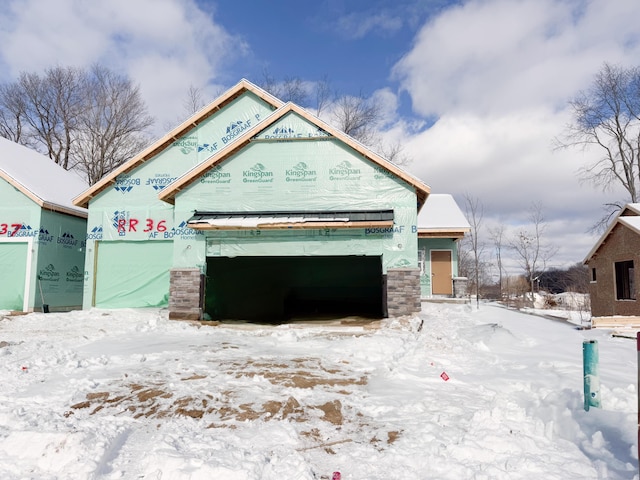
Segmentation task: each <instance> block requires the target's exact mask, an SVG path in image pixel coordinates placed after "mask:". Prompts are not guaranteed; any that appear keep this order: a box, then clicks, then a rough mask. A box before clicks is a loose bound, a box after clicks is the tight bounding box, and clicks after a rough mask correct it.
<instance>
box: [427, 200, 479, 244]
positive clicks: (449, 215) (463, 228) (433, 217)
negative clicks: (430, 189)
mask: <svg viewBox="0 0 640 480" xmlns="http://www.w3.org/2000/svg"><path fill="white" fill-rule="evenodd" d="M470 230H471V225H469V222H468V221H467V219H466V217H465V216H464V214H463V213H462V210H460V207H458V204H457V203H456V201H455V199H454V198H453V196H452V195H449V194H446V193H432V194H431V195H429V197H428V198H427V201H426V202H425V204H424V207H423V208H422V210H421V211H420V213H419V214H418V237H442V238H445V237H446V238H451V237H453V238H461V237H462V236H464V234H465V233H466V232H468V231H470Z"/></svg>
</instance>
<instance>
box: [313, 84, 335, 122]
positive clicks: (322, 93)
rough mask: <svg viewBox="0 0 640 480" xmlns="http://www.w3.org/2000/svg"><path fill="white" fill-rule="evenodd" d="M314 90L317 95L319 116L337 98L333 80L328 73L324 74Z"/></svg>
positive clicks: (317, 112) (317, 113) (317, 114)
mask: <svg viewBox="0 0 640 480" xmlns="http://www.w3.org/2000/svg"><path fill="white" fill-rule="evenodd" d="M314 91H315V97H316V116H317V117H319V116H320V115H322V112H323V111H324V110H325V108H327V107H328V106H329V105H330V104H331V103H332V102H333V99H334V98H335V94H334V93H333V91H332V90H331V82H330V81H329V77H328V76H327V75H324V76H323V77H322V79H321V80H320V81H319V82H316V84H315V89H314Z"/></svg>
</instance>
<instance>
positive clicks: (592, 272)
mask: <svg viewBox="0 0 640 480" xmlns="http://www.w3.org/2000/svg"><path fill="white" fill-rule="evenodd" d="M591 281H592V282H595V281H596V269H595V268H592V269H591Z"/></svg>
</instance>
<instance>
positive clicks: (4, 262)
mask: <svg viewBox="0 0 640 480" xmlns="http://www.w3.org/2000/svg"><path fill="white" fill-rule="evenodd" d="M22 170H24V171H22ZM43 179H44V180H45V181H43ZM30 180H32V184H29V181H30ZM67 181H68V183H66V182H67ZM82 186H83V184H82V182H81V181H80V180H79V178H76V177H75V175H74V174H71V173H70V172H66V171H64V170H63V169H62V168H61V167H59V166H58V165H55V164H54V163H53V161H52V160H50V159H49V158H47V157H44V156H43V155H40V154H39V153H37V152H35V151H32V150H30V149H28V148H26V147H23V146H21V145H17V144H13V142H10V141H8V140H6V139H0V267H1V269H2V272H3V274H2V276H0V310H15V311H24V312H29V311H34V310H42V309H43V305H46V306H47V307H46V308H47V309H49V310H50V311H56V310H58V311H61V310H71V309H77V308H80V307H81V304H82V283H83V280H84V255H85V250H84V247H85V242H84V236H85V232H86V218H85V217H86V212H85V211H84V210H83V209H77V208H75V207H73V206H72V205H71V197H72V196H73V193H74V192H69V191H68V190H69V189H71V190H73V189H74V188H76V190H75V193H77V192H79V191H80V190H81V187H82ZM78 187H80V188H78ZM55 189H59V190H60V191H62V193H60V192H56V191H55ZM65 189H66V190H67V191H66V195H68V196H67V197H66V198H67V200H66V203H67V204H66V205H63V203H65V202H64V200H62V201H60V202H59V203H49V202H48V199H47V198H44V197H45V194H47V193H50V194H51V195H52V196H59V197H61V198H64V196H65ZM55 200H59V198H56V199H55Z"/></svg>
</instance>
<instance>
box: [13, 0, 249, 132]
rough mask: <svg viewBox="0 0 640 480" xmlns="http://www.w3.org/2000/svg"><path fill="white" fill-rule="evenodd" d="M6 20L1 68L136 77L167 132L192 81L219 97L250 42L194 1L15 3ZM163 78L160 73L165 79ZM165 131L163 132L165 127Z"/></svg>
mask: <svg viewBox="0 0 640 480" xmlns="http://www.w3.org/2000/svg"><path fill="white" fill-rule="evenodd" d="M6 3H7V8H6V10H5V12H4V14H3V15H2V16H1V17H0V45H2V47H0V65H2V66H3V67H4V68H3V69H2V70H3V71H4V72H5V75H6V77H5V78H2V79H1V80H3V81H7V80H13V79H14V78H15V77H16V75H17V74H18V73H19V72H21V71H30V72H31V71H33V72H40V71H42V70H43V69H44V68H46V67H48V66H53V65H63V66H68V65H71V66H78V67H86V66H88V65H90V64H92V63H94V62H100V63H103V64H105V65H107V66H108V67H109V68H111V69H112V70H115V71H117V72H118V73H125V74H127V75H129V76H130V77H131V78H132V79H133V81H134V82H135V83H137V84H139V85H140V88H141V93H142V96H143V98H144V100H145V102H146V103H147V105H148V106H149V108H150V113H151V114H152V115H153V116H154V117H156V119H157V122H156V125H157V127H158V128H160V130H162V128H163V125H165V124H166V123H167V122H170V123H176V121H177V119H178V117H179V116H180V115H183V112H182V110H183V107H182V102H183V101H184V98H185V95H186V91H187V89H188V87H189V85H194V86H196V87H200V88H205V89H206V90H205V92H204V93H205V94H210V95H211V96H213V93H214V90H216V89H217V86H216V85H213V84H212V85H209V84H210V83H213V82H211V81H212V80H213V79H217V78H220V77H223V78H224V73H223V67H224V65H225V61H226V60H227V59H228V58H229V56H230V55H244V54H245V53H246V51H247V46H246V45H245V44H244V43H243V41H242V40H241V39H238V38H235V37H233V36H232V35H230V34H229V33H228V32H226V30H225V29H224V28H223V27H221V26H219V25H217V24H216V23H215V21H214V18H215V12H211V11H206V12H205V11H203V10H202V9H201V8H200V7H198V5H197V4H196V3H195V1H193V0H136V1H135V2H130V1H128V0H110V1H108V2H85V1H82V0H57V1H56V2H51V1H49V0H13V1H11V0H10V1H9V2H6ZM160 76H161V78H160ZM158 133H164V132H162V131H159V132H158Z"/></svg>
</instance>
